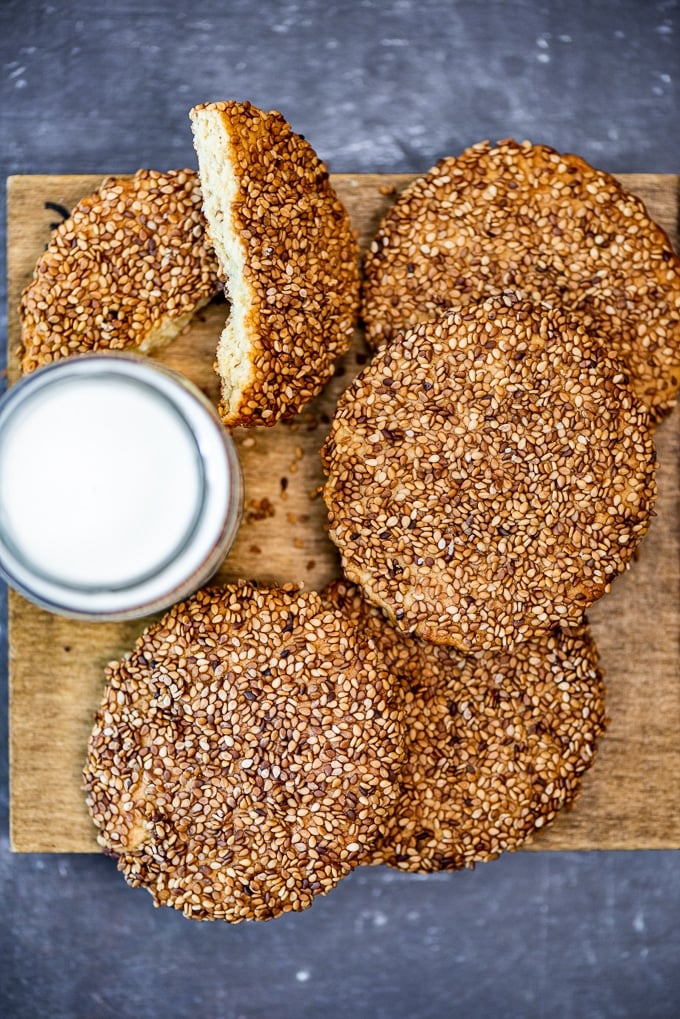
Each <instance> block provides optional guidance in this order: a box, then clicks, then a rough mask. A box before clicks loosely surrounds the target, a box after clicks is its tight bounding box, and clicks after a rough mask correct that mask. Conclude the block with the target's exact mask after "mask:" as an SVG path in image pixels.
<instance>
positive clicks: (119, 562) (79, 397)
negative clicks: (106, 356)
mask: <svg viewBox="0 0 680 1019" xmlns="http://www.w3.org/2000/svg"><path fill="white" fill-rule="evenodd" d="M200 472H201V465H200V460H199V453H198V449H197V448H196V443H195V441H194V439H193V437H192V435H191V432H190V431H189V429H188V427H187V425H186V424H185V423H184V422H183V421H182V419H181V418H179V417H178V415H177V414H176V412H174V411H173V410H172V408H171V407H170V406H169V405H168V404H167V403H166V402H165V401H164V400H163V398H162V397H161V396H158V395H157V394H156V393H154V391H153V390H150V389H148V388H147V387H143V386H140V385H139V384H138V383H136V382H134V381H130V380H128V379H126V378H125V377H124V376H123V377H120V376H118V377H116V376H111V377H109V378H94V379H86V380H82V379H66V380H64V381H63V382H60V383H57V384H56V385H51V386H47V387H45V388H44V389H43V391H42V392H41V393H39V394H38V397H37V398H36V399H35V400H33V401H29V402H27V403H25V404H24V405H23V406H22V407H20V408H19V409H18V411H17V412H16V413H15V414H13V415H12V418H11V420H10V423H9V426H8V427H7V428H6V429H5V430H4V432H3V434H2V435H0V493H2V494H1V496H0V498H1V502H0V505H1V507H2V517H3V521H2V522H3V526H4V529H5V533H6V535H7V538H8V540H9V541H10V542H11V543H12V544H13V545H14V547H15V548H16V550H17V552H19V553H20V554H21V556H22V558H24V559H25V561H26V562H27V563H30V564H31V565H32V566H33V568H34V569H36V570H37V571H38V572H41V573H44V574H46V575H47V576H48V577H50V578H52V579H54V580H56V581H58V582H60V583H63V584H67V585H75V586H86V587H92V586H95V587H120V586H121V585H125V584H130V583H134V582H135V581H138V580H140V579H141V578H142V577H145V576H147V575H148V574H149V573H150V572H152V571H154V570H157V569H158V568H159V567H160V566H161V565H162V564H163V563H165V562H166V561H167V560H168V559H169V558H171V557H172V556H173V555H176V554H177V553H178V552H179V550H180V549H181V547H182V545H183V544H184V543H185V542H186V540H187V539H188V537H189V535H190V534H191V530H192V526H193V524H194V522H195V518H196V515H197V510H198V500H199V499H200V494H201V475H200Z"/></svg>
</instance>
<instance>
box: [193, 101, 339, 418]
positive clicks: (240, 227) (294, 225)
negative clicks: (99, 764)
mask: <svg viewBox="0 0 680 1019" xmlns="http://www.w3.org/2000/svg"><path fill="white" fill-rule="evenodd" d="M191 119H192V127H193V130H194V139H195V146H196V151H197V154H198V158H199V167H200V173H201V177H202V180H203V190H204V197H205V211H206V216H207V219H208V230H209V233H210V234H211V236H212V238H213V242H214V244H215V248H216V250H217V252H218V255H220V252H222V251H224V255H220V260H221V263H222V273H223V277H225V278H226V286H227V290H228V293H229V296H230V298H231V300H232V310H231V314H230V319H229V321H228V322H227V325H226V327H225V331H224V333H223V335H222V340H221V342H220V346H221V348H222V349H221V352H220V351H218V365H217V367H218V369H220V368H221V360H222V358H224V360H225V362H226V363H227V365H228V369H227V370H220V371H219V373H220V374H221V376H222V383H223V385H222V401H221V406H220V412H221V414H222V417H223V420H224V422H225V424H227V425H229V426H235V425H241V426H248V425H261V424H264V425H273V424H275V423H276V422H277V421H278V420H280V419H282V418H289V417H292V416H293V415H294V414H296V413H297V412H298V411H299V410H300V408H301V407H303V406H304V405H305V404H306V403H308V402H309V401H310V400H311V399H312V398H313V397H314V396H316V395H317V394H318V393H319V392H320V391H321V389H322V388H323V386H324V385H325V384H326V382H327V381H328V380H329V379H330V377H331V376H332V374H333V371H334V368H335V363H336V361H337V359H338V358H339V357H340V356H341V355H342V354H343V353H344V352H345V351H346V350H347V349H348V348H349V345H350V343H351V341H352V337H353V332H354V327H355V324H356V320H357V315H358V307H359V254H358V245H357V241H356V238H355V237H354V235H353V232H352V228H351V224H350V220H349V216H348V213H347V211H346V209H345V208H344V206H343V204H342V203H341V202H340V200H339V199H338V197H337V195H336V194H335V191H334V189H333V187H332V185H331V183H330V180H329V176H328V171H327V169H326V166H325V165H324V163H323V162H322V161H321V160H320V159H319V157H318V156H317V155H316V153H315V152H314V150H313V148H312V147H311V145H310V144H309V142H307V141H306V140H305V139H304V138H303V137H302V136H301V135H298V134H296V133H295V132H294V131H293V130H292V128H291V126H290V124H288V122H287V121H286V120H285V119H284V117H283V116H282V115H281V114H280V113H278V112H276V111H272V112H269V113H265V112H263V111H262V110H259V109H257V108H256V107H255V106H253V105H252V104H250V103H247V102H246V103H238V102H234V101H228V102H227V101H225V102H217V103H204V104H202V105H201V106H197V107H195V108H194V109H193V110H192V111H191ZM218 132H219V133H218ZM215 163H218V164H219V165H218V166H217V168H216V169H215V170H214V171H213V173H212V174H211V166H213V165H214V164H215ZM220 174H225V175H226V176H225V181H226V182H232V183H233V184H235V194H234V196H233V198H232V200H231V201H230V202H226V201H225V199H224V191H225V188H224V187H220V186H219V185H220V179H219V177H220ZM218 192H219V193H218ZM209 197H210V201H209V200H208V199H209ZM235 245H236V248H235ZM234 249H235V256H234V257H231V255H232V254H233V253H234ZM237 265H238V277H239V278H238V279H235V278H234V271H233V270H234V267H235V266H237ZM235 303H237V304H238V308H236V309H235V307H234V304H235ZM235 312H236V314H235ZM235 347H236V348H237V350H238V358H236V357H235V355H234V354H233V353H232V350H233V348H235ZM235 360H238V372H237V374H238V375H239V380H238V382H235V379H234V372H233V371H231V370H229V369H230V368H231V367H232V364H233V362H234V361H235ZM244 362H245V363H246V364H247V367H248V370H247V371H244V367H243V363H244Z"/></svg>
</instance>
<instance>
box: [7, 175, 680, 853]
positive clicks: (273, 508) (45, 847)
mask: <svg viewBox="0 0 680 1019" xmlns="http://www.w3.org/2000/svg"><path fill="white" fill-rule="evenodd" d="M410 179H411V177H410V176H408V175H394V176H383V175H380V176H378V175H375V176H374V175H359V176H353V175H340V176H335V177H334V178H333V181H334V184H335V186H336V188H337V190H338V193H339V194H340V196H341V198H342V199H343V200H344V202H345V203H346V205H347V207H348V209H349V211H350V215H351V217H352V220H353V223H354V225H355V227H356V229H357V231H358V233H359V237H360V241H361V243H362V245H365V244H366V243H367V242H368V240H369V239H370V237H371V236H372V234H373V233H374V231H375V229H376V227H377V224H378V222H379V220H380V217H381V216H382V215H383V213H384V212H385V210H386V209H387V208H388V206H389V204H390V202H391V201H393V195H394V193H396V192H398V191H399V189H400V188H402V187H403V186H404V184H405V183H406V182H408V181H409V180H410ZM621 179H622V181H623V183H624V184H625V185H626V186H627V187H628V188H629V189H630V190H631V191H634V192H635V193H636V194H638V195H639V196H640V197H641V198H642V199H643V200H644V201H645V203H646V204H647V207H648V209H649V211H650V213H651V215H652V216H653V217H654V218H655V219H656V220H657V222H659V223H660V224H661V225H662V226H663V227H664V229H665V230H666V231H667V232H668V233H669V235H670V236H671V239H672V240H673V242H674V244H675V246H676V249H677V242H678V194H679V190H680V189H679V180H680V179H679V178H678V177H675V176H670V175H667V176H655V175H652V174H636V175H623V176H622V178H621ZM100 180H101V177H98V176H29V177H13V178H10V179H9V182H8V221H9V222H8V248H9V251H8V255H9V257H8V272H9V305H10V314H9V323H10V325H9V375H10V381H11V382H13V381H15V380H16V378H17V375H18V369H17V359H16V346H17V343H18V339H19V335H18V333H19V329H18V321H17V315H16V308H17V305H18V302H19V297H20V293H21V290H22V288H23V287H24V286H25V285H26V283H27V282H28V280H29V279H30V276H31V273H32V271H33V267H34V264H35V261H36V258H37V257H38V256H39V254H40V252H41V251H42V249H43V248H44V246H45V244H46V243H47V241H48V238H49V234H50V229H51V228H52V226H53V224H54V223H55V222H58V220H59V218H60V216H59V213H58V211H55V209H54V206H55V205H56V206H63V207H64V208H66V209H69V210H70V209H71V208H72V207H73V206H74V205H75V203H76V202H77V201H78V200H79V199H80V198H81V197H82V196H83V195H85V194H87V193H88V192H89V191H91V190H93V188H95V187H96V186H97V185H98V183H99V182H100ZM390 189H393V192H392V194H390V193H389V192H390ZM47 203H51V207H48V205H47ZM225 312H226V308H225V305H224V304H220V303H215V304H213V305H210V306H209V307H208V308H207V309H206V310H205V312H204V313H203V314H201V316H200V318H199V320H198V321H196V322H195V323H194V324H193V325H192V327H191V329H190V330H189V331H188V332H187V333H185V334H184V335H183V336H182V337H180V338H179V339H178V340H177V341H175V343H174V344H173V345H172V346H171V348H170V349H168V350H167V351H165V352H164V353H163V355H162V360H163V362H164V363H165V364H168V365H169V366H170V367H172V368H175V369H177V370H179V371H181V372H183V373H184V374H185V375H187V376H188V377H189V378H191V379H192V380H193V381H194V382H195V383H197V384H198V385H199V386H200V387H201V388H202V389H203V390H204V391H205V392H206V393H207V394H208V395H209V396H211V397H212V398H216V395H217V379H216V377H215V376H214V375H213V372H212V363H213V355H214V347H215V341H216V337H217V335H218V333H219V331H220V329H221V325H222V323H223V321H224V317H225ZM365 360H366V352H365V348H364V346H363V343H362V339H361V337H360V336H359V335H357V337H356V342H355V345H354V347H353V349H352V350H351V351H350V353H349V354H348V355H347V356H346V357H345V359H344V360H343V362H342V363H341V365H340V366H339V368H338V372H337V374H336V377H335V378H334V379H333V381H332V382H331V383H330V384H329V386H328V387H327V389H326V391H325V392H324V393H323V394H322V396H321V397H319V398H318V399H317V400H316V401H315V402H314V404H312V405H311V406H310V407H309V408H307V409H306V410H305V411H304V412H303V413H302V414H301V415H300V416H299V417H298V418H297V419H295V420H294V421H293V422H290V423H288V424H282V425H278V426H277V427H276V428H274V429H271V430H265V429H259V430H255V431H252V432H248V433H246V432H236V433H235V439H236V442H237V445H238V448H239V452H240V455H241V459H242V463H243V468H244V474H245V481H246V515H245V519H244V522H243V526H242V528H241V531H240V534H239V537H238V540H237V542H236V545H235V546H234V548H233V550H232V553H231V555H230V556H229V558H228V560H227V561H226V562H225V563H224V565H223V567H222V569H221V570H220V572H219V574H218V579H220V580H225V581H227V580H231V579H234V578H236V577H238V576H245V577H250V578H255V579H258V580H261V581H270V580H273V581H285V580H294V581H303V582H304V583H305V585H307V586H308V587H310V588H316V587H318V586H320V585H323V584H324V583H325V582H326V581H327V580H329V579H330V578H331V577H332V576H334V575H336V574H337V573H338V568H339V567H338V557H337V554H336V552H335V549H334V547H333V546H332V545H331V544H330V542H329V541H328V539H327V537H326V535H325V511H324V506H323V503H322V500H321V499H320V498H319V497H318V488H319V486H320V484H321V483H322V476H321V470H320V465H319V458H318V450H319V447H320V445H321V443H322V441H323V438H324V436H325V433H326V430H327V426H328V423H329V420H330V416H331V415H332V412H333V407H334V405H335V401H336V399H337V395H338V393H339V392H340V391H341V390H342V389H343V388H344V387H345V386H346V385H347V383H348V382H349V380H350V379H351V378H352V376H353V375H354V374H355V373H356V371H357V370H358V368H359V367H360V365H361V364H362V363H364V362H365ZM678 417H679V416H678V411H676V412H675V413H674V414H673V415H672V416H671V417H670V419H669V420H668V421H666V422H665V423H664V424H663V425H662V426H661V428H660V429H659V430H658V432H657V448H658V454H659V460H660V464H661V467H660V472H659V488H660V495H659V500H658V505H657V517H656V519H655V520H654V522H653V525H652V527H651V529H650V532H649V534H648V535H647V537H646V538H645V540H644V542H643V544H642V546H641V549H640V553H639V559H638V561H637V562H635V563H634V564H633V566H632V568H631V570H630V571H629V572H628V573H627V574H626V575H625V576H623V577H621V578H620V579H619V580H617V581H616V583H615V584H614V589H613V591H612V593H611V594H610V595H608V596H607V597H606V598H604V599H602V600H601V601H600V602H599V603H598V604H597V605H596V606H594V608H593V609H592V611H591V613H590V618H591V622H592V625H593V631H594V634H595V637H596V639H597V641H598V645H599V647H600V652H601V656H602V662H603V665H604V668H605V670H606V673H607V682H608V697H609V700H608V711H609V716H610V725H609V730H608V733H607V736H606V738H605V739H604V740H603V743H602V746H601V749H600V752H599V754H598V758H597V760H596V763H595V766H594V768H593V769H592V771H591V772H590V773H589V774H588V775H587V777H586V781H585V783H584V788H583V792H582V795H581V797H580V799H579V800H578V802H577V804H576V806H575V807H574V808H573V809H572V810H569V811H567V812H565V813H564V814H563V815H562V816H560V817H559V818H558V819H557V821H556V822H555V824H554V825H553V826H552V827H551V828H549V829H548V830H547V831H545V832H543V833H542V834H541V835H540V836H539V837H537V838H536V839H535V841H534V843H533V846H532V848H536V849H616V848H621V849H635V848H677V847H680V627H679V625H678V624H679V616H680V498H679V496H680V493H679V491H678V465H679V463H680V429H679V419H678ZM146 623H147V621H146V620H138V621H136V622H133V623H117V624H110V623H81V622H73V621H71V620H66V619H62V618H59V617H57V616H52V615H50V614H48V613H45V612H42V611H41V610H39V609H37V608H35V607H34V606H32V605H31V604H29V603H28V602H26V601H25V600H24V599H23V598H21V597H20V596H19V595H17V594H15V593H14V592H10V769H11V839H12V846H13V848H14V849H15V850H16V851H23V852H31V851H55V852H56V851H59V852H90V851H96V850H97V846H96V842H95V837H94V829H93V826H92V825H91V822H90V820H89V817H88V814H87V810H86V807H85V803H84V797H83V792H82V789H81V779H80V773H81V768H82V765H83V762H84V757H85V748H86V743H87V738H88V735H89V731H90V727H91V724H92V716H93V713H94V711H95V710H96V708H97V705H98V703H99V700H100V696H101V692H102V689H103V667H104V665H105V663H106V662H107V661H108V660H110V659H113V658H116V657H118V656H120V655H121V654H123V653H124V652H125V651H126V650H127V649H128V648H129V647H130V646H131V644H132V643H133V641H134V639H135V637H136V636H137V634H139V633H140V632H141V630H142V629H143V628H144V626H145V625H146Z"/></svg>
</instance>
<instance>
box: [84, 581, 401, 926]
mask: <svg viewBox="0 0 680 1019" xmlns="http://www.w3.org/2000/svg"><path fill="white" fill-rule="evenodd" d="M107 678H108V686H107V689H106V691H105V694H104V699H103V702H102V705H101V708H100V710H99V712H98V714H97V717H96V721H95V725H94V728H93V731H92V734H91V737H90V741H89V747H88V759H87V764H86V767H85V770H84V778H85V783H86V787H87V789H88V806H89V809H90V812H91V815H92V817H93V820H94V822H95V824H96V825H97V827H98V828H99V834H98V840H99V842H100V844H101V845H102V846H103V847H104V848H105V849H106V850H107V851H108V852H110V853H112V854H114V855H116V856H117V857H118V866H119V869H120V870H121V871H122V872H123V874H124V875H125V877H126V880H127V881H128V882H129V883H130V884H131V885H133V886H140V885H141V886H144V887H146V888H147V889H148V890H149V891H150V892H151V894H152V896H153V898H154V902H155V904H156V905H168V906H172V907H174V908H176V909H179V910H182V911H183V912H184V914H185V915H186V916H188V917H192V918H194V919H224V920H230V921H233V922H238V921H240V920H244V919H269V918H271V917H274V916H276V915H278V914H279V913H282V912H286V911H290V910H301V909H304V908H306V907H307V906H309V905H310V904H311V902H312V900H313V898H314V896H315V895H317V894H324V893H326V892H328V891H329V890H330V889H331V888H332V887H333V886H334V885H335V884H336V883H337V882H338V881H339V880H340V878H342V877H343V876H344V875H345V874H347V873H348V872H349V871H350V870H351V869H352V868H353V867H354V866H355V865H356V863H357V862H358V860H359V859H360V858H361V857H362V856H363V855H365V854H366V852H367V851H368V849H369V847H370V846H371V845H373V844H374V842H375V841H376V839H377V836H378V834H379V830H380V829H379V826H380V825H382V824H384V821H385V818H386V816H387V814H388V813H389V811H390V809H391V803H392V800H393V797H394V793H395V775H396V772H397V771H398V768H399V765H400V761H401V754H402V742H403V733H402V726H401V705H400V704H397V703H396V702H395V697H394V692H393V690H392V688H391V687H392V684H391V677H390V676H389V674H388V672H387V670H386V669H385V667H384V666H383V665H382V662H381V659H379V657H378V655H377V652H376V649H375V644H374V642H373V641H372V640H371V639H370V638H369V637H368V636H365V635H363V634H360V633H356V632H354V631H353V630H352V629H351V627H349V626H348V625H347V621H346V619H345V617H344V615H343V614H342V613H341V612H340V611H339V610H338V609H335V608H334V607H333V606H332V605H331V604H330V603H327V602H324V601H323V600H322V599H321V598H320V596H319V595H318V594H315V593H312V592H303V591H300V590H298V589H297V588H295V587H294V586H292V585H286V586H285V587H281V588H268V589H266V588H262V589H260V588H258V587H256V586H255V585H253V584H250V583H245V582H241V583H239V584H236V585H231V586H229V587H225V588H223V589H219V590H218V589H214V590H210V589H207V590H203V591H200V592H198V594H196V595H195V596H194V597H193V598H191V599H189V600H188V601H186V602H184V603H182V604H179V605H177V606H175V607H174V608H173V609H171V610H170V611H169V612H168V613H167V614H166V615H165V616H164V617H163V619H162V620H161V621H160V622H159V623H157V624H155V625H152V626H151V627H150V628H149V629H148V630H147V631H146V632H145V633H144V634H143V635H142V636H141V637H140V638H139V640H138V642H137V644H136V646H135V648H134V650H133V651H132V652H131V653H130V654H129V655H127V656H126V657H125V658H123V659H122V660H121V661H119V662H114V663H111V664H110V665H109V667H108V669H107Z"/></svg>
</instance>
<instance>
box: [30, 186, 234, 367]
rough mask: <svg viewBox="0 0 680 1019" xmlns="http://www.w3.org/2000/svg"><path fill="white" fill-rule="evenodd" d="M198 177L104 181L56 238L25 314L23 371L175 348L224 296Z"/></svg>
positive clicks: (45, 256) (36, 273) (33, 285)
mask: <svg viewBox="0 0 680 1019" xmlns="http://www.w3.org/2000/svg"><path fill="white" fill-rule="evenodd" d="M201 203H202V196H201V190H200V184H199V180H198V176H197V174H196V173H195V172H194V171H192V170H173V171H170V172H168V173H160V172H158V171H155V170H139V171H138V172H137V173H136V174H135V175H134V176H133V177H129V178H123V177H107V178H106V179H105V180H104V181H103V182H102V184H101V186H100V187H99V188H98V189H97V191H95V192H94V193H93V194H91V195H88V196H87V197H85V198H83V199H82V201H80V202H79V203H78V205H77V206H76V207H75V209H74V210H73V212H72V213H71V215H70V216H69V217H68V219H66V220H64V222H63V223H61V224H60V225H59V226H58V227H57V228H56V230H55V231H54V232H53V234H52V236H51V239H50V242H49V244H48V246H47V249H46V250H45V252H44V253H43V255H42V256H41V257H40V258H39V259H38V262H37V264H36V267H35V271H34V274H33V279H32V281H31V282H30V283H29V285H28V286H27V287H26V289H25V290H24V293H23V295H22V300H21V306H20V318H21V343H22V347H23V351H22V358H21V368H22V371H23V372H24V373H28V372H32V371H34V370H35V369H36V368H39V367H40V366H41V365H44V364H49V363H50V362H52V361H56V360H59V359H61V358H63V357H69V356H71V355H74V354H83V353H87V352H90V351H96V350H138V351H142V352H147V351H149V350H153V349H154V348H157V347H160V346H162V345H164V344H165V343H167V342H169V340H170V339H172V338H173V337H174V336H175V335H177V333H178V332H180V331H181V330H182V329H183V328H184V327H185V326H186V324H187V323H188V321H189V319H190V318H191V315H192V314H193V313H194V312H195V311H196V310H197V309H198V308H200V307H202V306H203V305H204V304H207V303H208V301H209V300H210V299H211V298H212V297H213V296H214V295H215V294H216V293H218V292H219V290H220V282H219V278H218V266H217V261H216V259H215V255H214V253H213V251H212V248H211V246H210V244H209V242H208V241H207V239H206V235H205V220H204V218H203V212H202V207H201Z"/></svg>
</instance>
